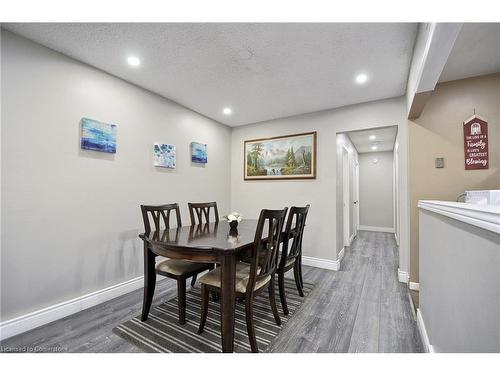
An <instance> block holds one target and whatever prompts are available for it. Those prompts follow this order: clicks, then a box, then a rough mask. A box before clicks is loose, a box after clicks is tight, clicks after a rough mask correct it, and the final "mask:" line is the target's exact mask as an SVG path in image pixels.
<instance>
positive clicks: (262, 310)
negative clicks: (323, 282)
mask: <svg viewBox="0 0 500 375" xmlns="http://www.w3.org/2000/svg"><path fill="white" fill-rule="evenodd" d="M313 287H314V285H313V284H310V283H304V295H305V297H303V298H302V297H300V296H299V294H298V292H297V289H296V287H295V282H294V281H293V280H289V279H286V296H287V302H288V309H289V311H290V314H289V315H288V316H285V315H284V314H283V310H282V309H281V304H280V302H279V294H278V291H277V290H276V303H277V305H278V312H279V314H280V317H281V322H282V325H281V327H279V326H277V325H276V322H275V321H274V317H273V313H272V311H271V307H270V305H269V295H268V293H267V291H262V292H261V293H260V294H259V295H257V296H256V297H255V299H254V325H255V333H256V336H257V343H258V346H259V351H260V352H265V351H266V350H267V348H268V347H269V344H270V343H271V342H272V341H273V339H275V338H276V337H277V336H278V334H279V333H280V331H281V330H282V329H283V327H284V326H285V325H286V324H287V322H288V321H289V320H290V319H291V317H292V316H293V315H294V313H295V312H296V311H297V309H298V308H299V307H300V305H301V304H302V303H303V302H304V300H305V299H306V298H307V295H308V294H309V293H310V292H311V290H312V288H313ZM276 289H277V288H276ZM200 304H201V299H200V287H199V285H197V286H196V287H195V288H192V289H191V290H189V291H188V292H187V295H186V305H187V306H186V324H185V325H182V326H181V325H179V323H178V320H177V298H174V299H171V300H170V301H167V302H165V303H163V304H161V305H159V306H156V307H152V308H151V312H150V313H149V317H148V320H147V321H145V322H141V319H140V316H137V317H135V318H133V319H132V320H129V321H127V322H125V323H123V324H120V325H119V326H117V327H115V328H114V329H113V332H114V333H115V334H117V335H119V336H120V337H122V338H124V339H125V340H127V341H129V342H131V343H132V344H134V345H135V346H137V347H138V348H140V349H141V350H142V351H144V352H147V353H156V352H158V353H220V352H221V351H222V346H221V335H220V305H219V302H214V301H212V300H210V302H209V304H208V316H207V323H206V324H205V330H204V332H203V333H202V334H201V335H200V334H198V325H199V322H200ZM234 351H235V352H236V353H247V352H250V351H251V350H250V344H249V342H248V336H247V329H246V323H245V304H244V302H243V303H240V302H237V303H236V316H235V328H234Z"/></svg>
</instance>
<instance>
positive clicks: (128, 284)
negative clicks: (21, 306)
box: [0, 276, 144, 340]
mask: <svg viewBox="0 0 500 375" xmlns="http://www.w3.org/2000/svg"><path fill="white" fill-rule="evenodd" d="M143 280H144V277H143V276H139V277H136V278H133V279H131V280H127V281H124V282H122V283H119V284H116V285H112V286H110V287H107V288H104V289H101V290H98V291H95V292H92V293H89V294H86V295H84V296H81V297H77V298H73V299H71V300H68V301H64V302H61V303H58V304H56V305H52V306H49V307H46V308H44V309H41V310H38V311H34V312H31V313H29V314H26V315H22V316H19V317H17V318H13V319H10V320H6V321H4V322H0V339H1V340H5V339H6V338H9V337H12V336H15V335H18V334H20V333H23V332H27V331H29V330H32V329H34V328H37V327H40V326H43V325H45V324H47V323H51V322H53V321H56V320H58V319H62V318H64V317H66V316H69V315H72V314H75V313H77V312H80V311H82V310H85V309H88V308H90V307H93V306H96V305H99V304H100V303H103V302H106V301H109V300H111V299H113V298H116V297H119V296H121V295H123V294H126V293H129V292H131V291H133V290H136V289H139V288H141V287H143V285H144V281H143Z"/></svg>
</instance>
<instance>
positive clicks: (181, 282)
mask: <svg viewBox="0 0 500 375" xmlns="http://www.w3.org/2000/svg"><path fill="white" fill-rule="evenodd" d="M177 307H178V309H179V324H184V323H186V279H185V278H180V279H177Z"/></svg>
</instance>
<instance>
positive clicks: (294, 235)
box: [276, 205, 309, 315]
mask: <svg viewBox="0 0 500 375" xmlns="http://www.w3.org/2000/svg"><path fill="white" fill-rule="evenodd" d="M308 211H309V205H307V206H305V207H295V206H294V207H292V208H290V212H289V213H288V219H287V222H286V226H285V230H284V231H283V241H282V244H281V258H280V262H279V265H278V268H277V270H276V274H277V275H278V288H279V292H280V301H281V307H282V308H283V313H284V314H285V315H288V305H287V303H286V294H285V273H287V272H288V271H290V270H291V269H292V268H293V276H294V279H295V285H296V287H297V291H298V292H299V295H300V296H301V297H304V292H303V291H302V288H303V281H302V236H303V234H304V228H305V226H306V218H307V212H308Z"/></svg>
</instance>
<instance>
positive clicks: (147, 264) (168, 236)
mask: <svg viewBox="0 0 500 375" xmlns="http://www.w3.org/2000/svg"><path fill="white" fill-rule="evenodd" d="M256 227H257V220H242V221H241V222H240V223H239V225H238V228H237V231H232V230H231V231H230V229H229V225H228V223H226V222H219V223H207V224H198V225H191V226H183V227H179V228H172V229H165V230H162V231H156V232H151V233H142V234H140V235H139V237H140V238H141V239H142V240H143V241H144V301H143V309H142V320H143V321H144V320H146V319H147V318H148V314H149V310H150V308H151V303H152V301H153V294H154V289H155V284H156V272H155V257H156V256H164V257H167V258H171V259H185V260H192V261H196V262H207V263H217V264H218V266H219V267H221V278H222V280H221V295H220V304H221V336H222V351H223V352H226V353H227V352H233V349H234V315H235V305H236V294H235V280H236V262H237V261H238V260H240V259H242V258H244V257H247V256H249V254H250V252H251V249H252V245H253V241H254V237H255V229H256Z"/></svg>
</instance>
